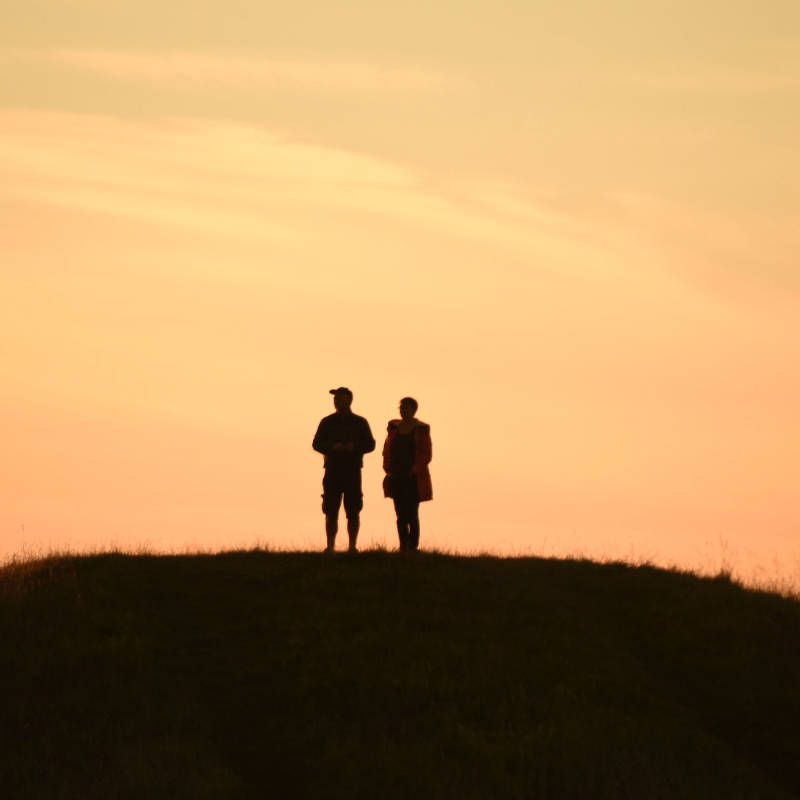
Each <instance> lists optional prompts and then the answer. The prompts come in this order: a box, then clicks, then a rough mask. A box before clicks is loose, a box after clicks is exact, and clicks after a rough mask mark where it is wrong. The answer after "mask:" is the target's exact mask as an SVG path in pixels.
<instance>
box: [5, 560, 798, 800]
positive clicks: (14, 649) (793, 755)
mask: <svg viewBox="0 0 800 800" xmlns="http://www.w3.org/2000/svg"><path fill="white" fill-rule="evenodd" d="M0 686H2V703H1V704H0V794H1V795H2V796H3V797H5V798H15V799H16V798H48V799H52V798H60V797H64V798H73V797H75V798H95V797H97V798H104V799H110V798H137V799H138V798H145V797H146V798H161V797H163V798H167V797H168V798H184V797H185V798H211V797H219V798H228V797H230V798H235V797H242V798H247V797H254V798H323V797H324V798H493V799H494V798H539V797H541V798H581V799H582V800H585V798H681V800H688V798H701V797H702V798H761V799H763V798H789V797H795V798H797V797H800V603H798V602H797V601H796V600H791V599H786V598H781V597H778V596H775V595H769V594H764V593H758V592H753V591H746V590H744V589H742V588H740V587H737V586H735V585H733V584H731V582H730V581H728V580H726V579H725V578H719V579H715V580H712V579H701V578H698V577H695V576H692V575H686V574H681V573H677V572H667V571H662V570H658V569H654V568H649V567H631V566H627V565H621V564H607V565H600V564H596V563H592V562H588V561H562V560H555V559H537V558H513V559H501V558H491V557H455V556H446V555H437V554H426V553H421V554H419V555H418V556H417V557H413V556H410V557H408V556H401V555H398V554H391V553H385V552H379V551H376V552H367V553H362V554H359V555H358V556H354V557H348V556H346V555H336V556H334V557H331V556H325V555H322V554H316V553H268V552H263V551H254V552H241V553H225V554H219V555H194V556H160V557H157V556H148V555H143V556H129V555H119V554H106V555H96V556H88V557H61V558H51V559H43V560H40V561H34V562H28V563H22V564H21V563H17V564H10V565H7V566H6V567H4V568H2V570H0Z"/></svg>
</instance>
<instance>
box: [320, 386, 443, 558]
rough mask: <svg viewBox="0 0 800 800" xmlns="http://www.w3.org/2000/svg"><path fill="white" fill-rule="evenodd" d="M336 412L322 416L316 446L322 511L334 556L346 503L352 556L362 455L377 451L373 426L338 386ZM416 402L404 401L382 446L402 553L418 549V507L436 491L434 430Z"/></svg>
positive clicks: (360, 504)
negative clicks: (321, 464) (355, 410)
mask: <svg viewBox="0 0 800 800" xmlns="http://www.w3.org/2000/svg"><path fill="white" fill-rule="evenodd" d="M330 393H331V394H332V395H333V405H334V408H335V409H336V411H335V413H333V414H330V415H329V416H327V417H324V418H323V419H322V420H321V421H320V423H319V427H318V428H317V433H316V435H315V436H314V441H313V443H312V447H313V448H314V449H315V450H316V451H317V452H318V453H322V455H323V456H324V459H325V461H324V465H325V475H324V476H323V478H322V492H323V494H322V511H323V513H324V514H325V534H326V536H327V547H326V552H333V550H334V548H335V545H336V534H337V532H338V530H339V509H340V507H341V505H342V501H343V500H344V511H345V515H346V517H347V533H348V536H349V539H350V551H351V552H355V551H356V541H357V539H358V529H359V526H360V516H359V515H360V514H361V509H362V508H363V506H364V495H363V492H362V491H361V469H362V467H363V466H364V458H363V457H364V455H365V454H366V453H371V452H372V451H373V450H374V449H375V439H374V438H373V436H372V431H371V430H370V427H369V423H368V422H367V420H366V419H365V418H364V417H359V416H358V415H357V414H354V413H353V412H352V410H351V406H352V404H353V393H352V392H351V391H350V390H349V389H347V388H345V387H344V386H340V387H339V388H338V389H331V390H330ZM417 408H418V404H417V401H416V400H414V398H413V397H404V398H403V399H402V400H401V401H400V419H393V420H391V421H390V422H389V426H388V431H387V435H386V441H385V442H384V445H383V469H384V472H386V477H385V478H384V480H383V493H384V496H386V497H391V498H392V500H394V508H395V512H396V514H397V533H398V536H399V539H400V550H401V551H412V552H413V551H416V550H417V548H418V547H419V504H420V503H421V502H424V501H426V500H431V499H432V497H433V490H432V487H431V475H430V470H429V468H428V464H430V462H431V458H432V455H433V449H432V444H431V429H430V425H427V424H426V423H424V422H420V420H418V419H417V418H416V416H415V415H416V413H417Z"/></svg>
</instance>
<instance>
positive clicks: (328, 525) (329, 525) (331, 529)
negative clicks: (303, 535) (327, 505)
mask: <svg viewBox="0 0 800 800" xmlns="http://www.w3.org/2000/svg"><path fill="white" fill-rule="evenodd" d="M338 532H339V519H338V516H337V517H328V516H326V517H325V535H326V536H327V537H328V547H327V548H326V549H325V552H326V553H332V552H333V551H334V550H335V549H336V534H337V533H338Z"/></svg>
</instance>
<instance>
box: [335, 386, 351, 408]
mask: <svg viewBox="0 0 800 800" xmlns="http://www.w3.org/2000/svg"><path fill="white" fill-rule="evenodd" d="M330 391H331V394H332V395H333V407H334V408H335V409H336V411H337V412H338V413H339V414H347V413H349V411H350V406H351V405H352V404H353V393H352V392H351V391H350V390H349V389H347V388H345V387H344V386H340V387H339V388H338V389H331V390H330Z"/></svg>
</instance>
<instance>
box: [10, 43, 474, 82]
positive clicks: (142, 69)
mask: <svg viewBox="0 0 800 800" xmlns="http://www.w3.org/2000/svg"><path fill="white" fill-rule="evenodd" d="M0 56H2V58H3V59H4V60H6V61H9V60H10V61H22V62H29V63H30V62H33V63H39V64H49V65H53V66H57V67H66V68H71V69H77V70H83V71H87V72H92V73H95V74H99V75H105V76H109V77H114V78H119V79H125V80H137V81H147V82H150V83H155V84H161V85H164V86H167V87H171V88H182V89H189V90H202V89H226V90H227V89H235V90H239V91H257V90H262V91H263V90H269V91H297V90H304V91H318V92H367V93H370V92H433V93H438V92H446V91H453V90H457V89H462V88H464V87H465V86H467V85H468V81H467V79H466V78H465V77H464V76H457V75H451V74H445V73H443V72H440V71H436V70H433V69H429V68H427V67H423V66H416V65H400V66H398V65H387V64H378V63H370V62H367V61H357V60H346V59H339V60H330V59H324V58H322V57H317V56H313V55H312V56H308V57H304V58H271V57H265V56H257V57H252V58H240V57H227V56H219V55H208V54H202V53H187V52H171V53H132V52H116V51H110V50H64V49H57V50H30V49H19V48H17V49H6V50H4V51H0Z"/></svg>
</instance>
